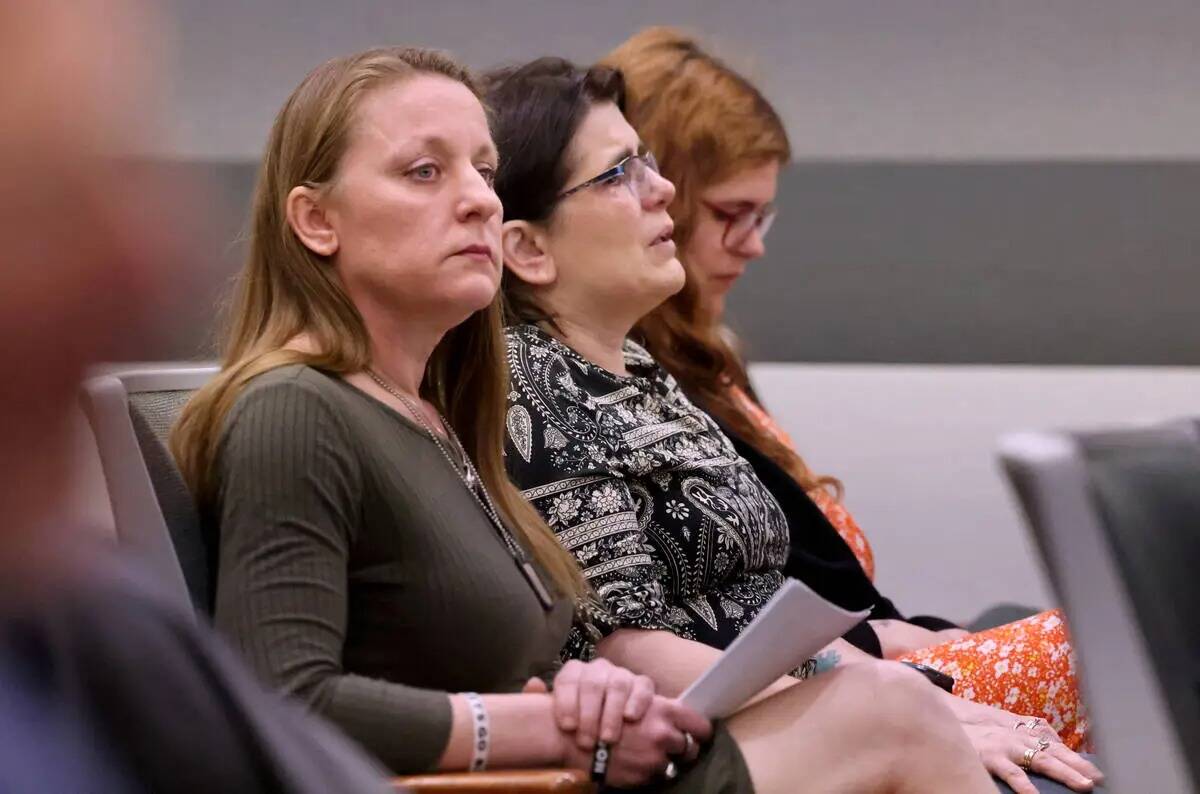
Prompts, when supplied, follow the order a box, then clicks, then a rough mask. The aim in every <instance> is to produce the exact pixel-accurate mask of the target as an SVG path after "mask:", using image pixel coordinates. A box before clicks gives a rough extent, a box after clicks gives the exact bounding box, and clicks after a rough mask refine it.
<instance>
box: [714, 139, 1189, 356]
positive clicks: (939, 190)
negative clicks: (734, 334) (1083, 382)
mask: <svg viewBox="0 0 1200 794" xmlns="http://www.w3.org/2000/svg"><path fill="white" fill-rule="evenodd" d="M778 203H779V208H780V217H779V219H778V221H777V222H776V224H775V227H774V229H773V230H772V232H771V235H770V237H769V238H768V240H767V242H768V254H767V256H766V257H765V258H763V259H762V260H760V261H758V262H754V263H751V264H750V266H749V269H748V271H747V274H746V275H745V276H744V277H743V279H742V280H741V281H740V282H739V283H738V285H737V286H736V287H735V289H734V291H733V293H732V294H731V295H730V297H729V311H730V314H731V317H732V320H733V325H734V327H735V328H736V329H737V330H738V331H739V332H740V333H741V334H742V336H743V338H744V339H745V341H746V343H747V347H748V352H749V353H750V355H751V356H752V357H753V358H755V359H757V360H769V361H811V362H890V363H940V364H959V363H1027V364H1098V365H1103V364H1112V365H1118V364H1134V365H1197V364H1200V262H1198V261H1197V259H1198V258H1200V163H1197V162H1138V161H1133V162H1082V163H1069V162H1062V163H1056V162H1012V163H1003V162H1001V163H928V164H922V163H800V164H795V165H793V166H792V167H790V168H789V169H787V170H786V172H785V173H784V175H783V178H782V179H781V184H780V190H779V200H778Z"/></svg>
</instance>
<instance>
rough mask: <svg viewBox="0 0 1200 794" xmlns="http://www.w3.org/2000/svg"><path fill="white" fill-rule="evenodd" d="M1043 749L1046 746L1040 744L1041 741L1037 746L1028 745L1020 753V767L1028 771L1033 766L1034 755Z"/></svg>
mask: <svg viewBox="0 0 1200 794" xmlns="http://www.w3.org/2000/svg"><path fill="white" fill-rule="evenodd" d="M1047 746H1048V745H1047ZM1044 749H1046V748H1045V747H1042V746H1041V742H1038V746H1037V747H1030V748H1029V749H1027V750H1026V751H1025V752H1024V753H1022V754H1021V768H1022V769H1024V770H1025V771H1026V772H1028V771H1029V770H1030V769H1031V768H1032V767H1033V759H1034V757H1036V756H1037V754H1038V753H1040V752H1041V751H1042V750H1044Z"/></svg>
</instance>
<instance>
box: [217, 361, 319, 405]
mask: <svg viewBox="0 0 1200 794" xmlns="http://www.w3.org/2000/svg"><path fill="white" fill-rule="evenodd" d="M339 391H340V387H339V386H338V383H337V382H336V380H335V379H334V377H333V376H331V375H327V374H325V373H323V372H321V371H319V370H316V369H313V368H312V367H309V366H305V365H304V364H289V365H288V366H286V367H276V368H275V369H272V370H268V371H267V372H264V373H262V374H261V375H256V376H254V377H253V378H251V379H250V381H249V382H247V383H246V386H245V388H244V389H242V393H241V394H239V395H238V398H237V401H236V402H235V403H234V407H235V408H236V407H237V406H238V405H241V404H243V403H246V402H254V401H260V400H282V399H288V398H289V397H290V398H291V399H297V400H303V401H306V402H314V403H316V402H321V403H332V402H335V401H337V399H338V397H339V396H340V395H339Z"/></svg>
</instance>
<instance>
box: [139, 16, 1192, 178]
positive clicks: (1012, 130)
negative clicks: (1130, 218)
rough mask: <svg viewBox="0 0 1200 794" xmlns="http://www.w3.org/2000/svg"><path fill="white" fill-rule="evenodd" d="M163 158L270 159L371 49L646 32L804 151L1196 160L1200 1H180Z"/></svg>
mask: <svg viewBox="0 0 1200 794" xmlns="http://www.w3.org/2000/svg"><path fill="white" fill-rule="evenodd" d="M171 5H172V6H173V7H174V11H175V18H176V23H175V29H176V32H175V36H174V39H175V40H174V41H173V42H172V43H171V45H170V47H169V48H168V51H170V52H173V53H174V61H175V62H174V64H173V65H174V67H175V68H174V70H173V76H172V78H171V79H172V81H173V83H172V86H171V89H172V90H171V95H172V99H173V104H174V107H173V110H172V117H171V124H172V129H171V133H170V134H169V135H167V136H164V137H163V138H162V139H161V141H160V142H159V144H160V145H159V148H158V151H159V152H161V153H166V154H170V155H178V156H184V157H202V158H210V159H239V158H245V157H253V156H256V155H257V154H258V152H259V151H260V149H261V147H262V142H263V141H264V140H265V138H266V132H267V128H268V126H269V124H270V121H271V118H272V116H273V115H274V113H275V110H276V109H277V108H278V107H279V105H280V104H281V103H282V102H283V99H284V97H285V96H286V95H287V93H288V91H290V90H291V88H292V87H293V86H294V85H295V84H296V83H297V82H298V81H299V80H300V78H301V76H302V75H303V74H304V73H305V72H306V71H308V70H309V69H311V68H312V67H313V66H314V65H316V63H318V62H319V61H321V60H323V59H325V58H328V57H332V56H334V55H339V54H343V53H346V52H351V51H353V50H356V49H361V48H363V47H367V46H371V45H375V44H389V43H390V44H394V43H410V44H422V45H428V46H437V47H444V48H448V49H450V50H451V51H453V52H454V53H456V54H457V55H459V56H460V57H461V58H463V59H464V60H465V61H467V62H468V63H469V64H470V65H472V66H475V67H480V68H485V67H488V66H492V65H495V64H497V63H499V62H504V61H512V60H519V59H527V58H531V57H534V56H538V55H546V54H558V55H565V56H568V57H571V58H575V59H579V60H591V59H594V58H596V57H598V56H599V55H601V54H603V53H604V52H606V51H607V50H609V49H610V48H611V47H613V46H614V45H616V44H617V43H619V42H620V41H622V40H623V39H624V38H625V37H627V36H629V35H630V34H631V33H633V32H634V31H636V30H638V29H639V28H641V27H643V26H645V25H650V24H664V23H670V24H676V25H681V26H685V27H688V28H690V29H692V30H695V31H697V32H699V33H701V34H703V35H704V36H706V37H707V38H709V39H711V40H713V41H714V42H715V43H716V44H717V45H718V46H719V48H720V50H721V51H722V52H723V53H724V54H726V55H727V56H728V57H729V58H730V60H731V61H732V62H734V63H736V64H738V65H740V66H743V67H746V68H748V69H749V71H750V73H751V74H754V75H755V76H756V77H757V78H758V79H759V81H760V82H761V83H762V85H763V87H764V89H765V91H766V93H767V95H768V97H769V98H770V99H771V100H772V101H773V102H774V103H775V104H776V105H777V106H778V108H779V110H780V112H781V114H782V115H783V117H784V119H785V121H786V123H787V125H788V129H789V131H790V132H791V135H792V138H793V141H794V143H795V147H796V153H797V156H798V157H800V158H803V159H814V158H816V159H821V158H855V159H861V158H868V159H878V158H885V159H947V158H950V159H980V158H982V159H1001V160H1005V159H1021V158H1030V157H1034V158H1051V159H1077V158H1113V157H1116V158H1126V157H1156V158H1168V159H1177V158H1184V159H1187V158H1192V157H1195V156H1197V155H1200V3H1196V2H1195V0H1140V1H1139V2H1133V0H893V1H892V2H879V0H750V1H749V2H747V1H746V0H741V1H740V2H739V1H736V0H734V1H731V0H605V2H585V0H511V1H510V2H494V0H493V1H491V2H489V1H488V0H437V1H436V2H432V1H430V0H339V1H338V2H329V0H253V2H246V0H204V1H203V2H200V1H199V0H174V2H172V3H171Z"/></svg>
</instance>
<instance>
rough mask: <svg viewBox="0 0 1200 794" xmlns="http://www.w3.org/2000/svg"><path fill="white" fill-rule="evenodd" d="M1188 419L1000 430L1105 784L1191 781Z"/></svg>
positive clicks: (1193, 584) (1195, 577)
mask: <svg viewBox="0 0 1200 794" xmlns="http://www.w3.org/2000/svg"><path fill="white" fill-rule="evenodd" d="M1198 431H1200V427H1198V425H1197V423H1196V422H1195V421H1194V420H1191V421H1180V422H1171V423H1168V424H1165V425H1159V426H1152V427H1144V428H1137V429H1127V430H1108V431H1100V432H1089V433H1022V434H1016V435H1012V436H1008V437H1006V438H1004V439H1002V440H1001V446H1000V458H1001V462H1002V464H1003V466H1004V469H1005V471H1006V472H1007V474H1008V477H1009V479H1010V481H1011V483H1012V485H1013V488H1014V490H1015V491H1016V494H1017V497H1018V499H1019V501H1020V503H1021V506H1022V508H1023V509H1024V512H1025V515H1026V517H1027V519H1028V521H1029V525H1030V528H1031V530H1032V533H1033V536H1034V538H1035V540H1036V541H1037V543H1038V545H1039V548H1040V550H1041V553H1042V557H1043V560H1044V561H1045V563H1046V567H1047V570H1048V573H1049V575H1050V578H1051V581H1052V582H1053V584H1054V586H1055V589H1056V590H1057V592H1058V596H1059V599H1060V601H1061V603H1062V604H1063V607H1064V609H1065V610H1066V612H1067V615H1068V618H1069V620H1070V623H1071V630H1072V637H1073V640H1074V642H1075V645H1076V647H1077V649H1078V651H1079V664H1080V669H1081V678H1082V683H1083V689H1084V694H1085V702H1086V703H1087V704H1088V707H1089V710H1090V714H1091V717H1092V720H1093V727H1094V731H1095V737H1096V742H1097V750H1098V752H1099V755H1100V758H1101V759H1102V761H1103V767H1104V769H1105V773H1106V775H1107V776H1108V783H1107V785H1106V788H1107V789H1108V790H1111V791H1117V792H1120V791H1180V792H1184V791H1200V432H1198Z"/></svg>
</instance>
